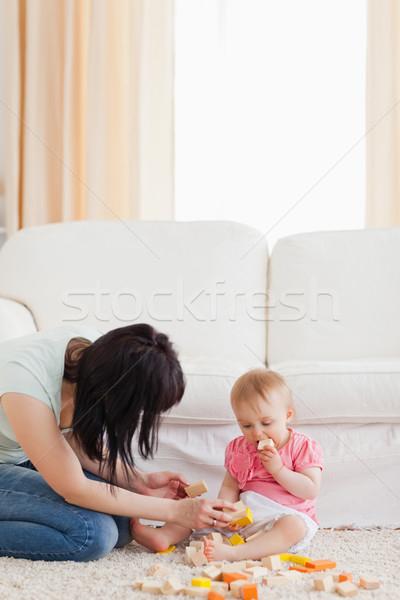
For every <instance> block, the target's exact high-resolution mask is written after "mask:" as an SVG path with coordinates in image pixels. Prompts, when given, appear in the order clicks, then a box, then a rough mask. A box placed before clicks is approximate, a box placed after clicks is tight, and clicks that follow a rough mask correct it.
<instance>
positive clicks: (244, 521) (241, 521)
mask: <svg viewBox="0 0 400 600" xmlns="http://www.w3.org/2000/svg"><path fill="white" fill-rule="evenodd" d="M252 522H253V514H252V512H251V510H250V509H249V508H246V516H245V517H242V518H241V519H239V520H238V521H233V523H231V525H239V527H246V525H251V524H252Z"/></svg>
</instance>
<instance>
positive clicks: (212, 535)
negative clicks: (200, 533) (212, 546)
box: [207, 531, 224, 544]
mask: <svg viewBox="0 0 400 600" xmlns="http://www.w3.org/2000/svg"><path fill="white" fill-rule="evenodd" d="M207 538H208V539H209V540H214V542H218V543H220V544H222V543H223V541H224V539H223V537H222V534H221V533H219V532H218V531H212V532H211V533H209V534H208V536H207Z"/></svg>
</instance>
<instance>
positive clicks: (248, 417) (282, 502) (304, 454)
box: [131, 368, 323, 561]
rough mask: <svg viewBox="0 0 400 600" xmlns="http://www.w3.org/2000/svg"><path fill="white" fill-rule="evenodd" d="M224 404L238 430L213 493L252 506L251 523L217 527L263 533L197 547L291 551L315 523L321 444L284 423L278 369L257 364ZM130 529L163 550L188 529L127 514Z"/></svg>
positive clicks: (232, 554)
mask: <svg viewBox="0 0 400 600" xmlns="http://www.w3.org/2000/svg"><path fill="white" fill-rule="evenodd" d="M231 404H232V408H233V411H234V413H235V416H236V419H237V422H238V425H239V427H240V429H241V431H242V433H243V435H242V436H240V437H237V438H235V439H234V440H233V441H231V442H230V443H229V444H228V446H227V448H226V452H225V468H226V474H225V477H224V480H223V482H222V485H221V489H220V492H219V495H218V498H222V499H224V500H228V501H229V502H237V501H238V500H239V499H240V500H241V501H242V502H243V503H244V505H245V506H246V507H249V508H250V510H251V512H252V513H253V524H252V525H247V526H246V527H244V528H239V527H238V526H229V527H228V528H227V529H225V530H221V529H220V530H219V531H222V532H223V533H225V534H226V535H232V534H233V532H236V531H238V530H239V529H240V532H239V533H240V535H241V536H242V537H244V538H245V539H246V538H249V537H250V536H252V535H253V534H255V533H258V532H263V533H260V534H259V535H258V536H257V537H256V538H254V539H252V540H250V541H249V542H246V543H245V544H239V545H236V546H230V545H229V544H223V543H219V542H215V541H214V540H206V541H205V548H204V553H205V555H206V557H207V559H208V560H209V561H213V560H222V559H225V560H230V561H236V560H243V559H248V560H251V559H254V560H257V559H260V558H262V557H264V556H267V555H269V554H280V553H283V552H288V551H289V552H290V553H292V554H295V553H298V552H299V551H300V550H302V549H303V548H304V547H305V546H307V545H308V543H309V542H310V540H311V539H312V537H313V536H314V534H315V533H316V531H317V529H318V521H317V518H316V514H315V506H316V497H317V495H318V491H319V487H320V483H321V470H322V466H323V452H322V449H321V447H320V445H319V444H318V443H317V442H316V441H314V440H312V439H311V438H309V437H308V436H306V435H304V434H302V433H298V432H296V431H294V430H292V429H290V428H289V427H288V424H289V423H290V421H291V420H292V418H293V415H294V407H293V400H292V394H291V392H290V389H289V387H288V385H287V384H286V382H285V380H284V379H283V377H281V376H280V375H279V374H278V373H275V372H273V371H269V370H268V369H262V368H260V369H254V370H252V371H249V372H247V373H245V374H244V375H242V376H241V377H239V379H238V380H237V381H236V383H235V385H234V386H233V388H232V392H231ZM268 438H269V439H271V440H272V442H273V445H267V446H265V447H264V448H262V449H261V450H258V443H259V442H260V441H261V440H266V439H268ZM217 530H218V529H217ZM131 531H132V535H133V537H134V539H136V541H138V542H139V543H141V544H143V545H144V546H147V547H148V548H151V549H153V550H165V549H166V548H168V546H169V545H170V544H175V543H178V542H180V541H183V540H185V539H186V538H187V537H188V536H189V535H190V534H191V531H190V530H187V529H184V528H183V527H179V526H177V525H174V524H166V525H164V526H163V527H161V528H159V529H153V528H150V527H146V526H144V525H141V524H140V523H139V522H138V521H137V520H136V519H132V524H131ZM209 531H210V530H206V531H204V530H202V531H196V536H197V535H198V534H203V535H204V534H205V533H207V532H209ZM211 531H215V529H213V530H211Z"/></svg>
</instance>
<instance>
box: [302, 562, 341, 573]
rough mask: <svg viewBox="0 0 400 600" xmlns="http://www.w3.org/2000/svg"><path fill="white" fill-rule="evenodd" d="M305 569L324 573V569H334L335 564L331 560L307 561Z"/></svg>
mask: <svg viewBox="0 0 400 600" xmlns="http://www.w3.org/2000/svg"><path fill="white" fill-rule="evenodd" d="M306 567H308V568H309V569H312V570H313V571H325V569H334V568H335V567H336V563H335V562H333V560H307V561H306Z"/></svg>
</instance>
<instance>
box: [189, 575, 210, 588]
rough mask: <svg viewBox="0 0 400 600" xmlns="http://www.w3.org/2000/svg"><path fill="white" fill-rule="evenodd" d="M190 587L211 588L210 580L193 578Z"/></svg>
mask: <svg viewBox="0 0 400 600" xmlns="http://www.w3.org/2000/svg"><path fill="white" fill-rule="evenodd" d="M192 585H195V586H197V587H209V588H210V587H211V579H208V577H195V578H194V579H192Z"/></svg>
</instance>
